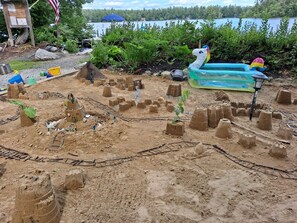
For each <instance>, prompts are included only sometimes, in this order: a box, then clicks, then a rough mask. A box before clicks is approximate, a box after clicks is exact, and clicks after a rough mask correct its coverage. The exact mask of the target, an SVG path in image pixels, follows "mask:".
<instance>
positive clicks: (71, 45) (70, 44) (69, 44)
mask: <svg viewBox="0 0 297 223" xmlns="http://www.w3.org/2000/svg"><path fill="white" fill-rule="evenodd" d="M65 49H66V50H67V51H68V52H69V53H77V52H78V46H77V41H76V40H72V39H68V40H67V41H66V43H65Z"/></svg>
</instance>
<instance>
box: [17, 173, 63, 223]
mask: <svg viewBox="0 0 297 223" xmlns="http://www.w3.org/2000/svg"><path fill="white" fill-rule="evenodd" d="M60 218H61V212H60V207H59V204H58V201H57V198H56V195H55V192H54V190H53V188H52V184H51V179H50V176H49V175H48V174H44V173H43V174H37V175H26V176H24V177H22V178H21V180H20V186H19V188H18V189H17V192H16V199H15V212H14V214H13V218H12V223H24V222H38V223H58V222H59V221H60Z"/></svg>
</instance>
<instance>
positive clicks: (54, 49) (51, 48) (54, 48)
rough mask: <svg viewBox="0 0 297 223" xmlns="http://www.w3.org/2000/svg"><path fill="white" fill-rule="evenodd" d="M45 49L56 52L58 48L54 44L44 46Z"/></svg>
mask: <svg viewBox="0 0 297 223" xmlns="http://www.w3.org/2000/svg"><path fill="white" fill-rule="evenodd" d="M45 50H47V51H49V52H57V51H58V48H57V47H55V46H46V47H45Z"/></svg>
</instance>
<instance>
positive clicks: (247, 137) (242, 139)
mask: <svg viewBox="0 0 297 223" xmlns="http://www.w3.org/2000/svg"><path fill="white" fill-rule="evenodd" d="M238 144H239V145H241V146H242V147H244V148H247V149H250V148H252V147H254V146H256V135H254V134H249V133H247V134H239V140H238Z"/></svg>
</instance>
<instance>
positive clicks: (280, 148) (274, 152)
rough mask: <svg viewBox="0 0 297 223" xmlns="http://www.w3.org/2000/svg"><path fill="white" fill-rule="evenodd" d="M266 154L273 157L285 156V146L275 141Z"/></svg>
mask: <svg viewBox="0 0 297 223" xmlns="http://www.w3.org/2000/svg"><path fill="white" fill-rule="evenodd" d="M268 154H269V155H270V156H272V157H274V158H280V159H281V158H286V157H287V148H286V147H285V146H284V145H282V144H280V143H276V144H274V145H273V146H272V148H271V149H270V150H269V153H268Z"/></svg>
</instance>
